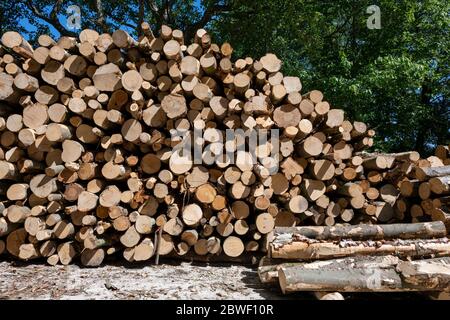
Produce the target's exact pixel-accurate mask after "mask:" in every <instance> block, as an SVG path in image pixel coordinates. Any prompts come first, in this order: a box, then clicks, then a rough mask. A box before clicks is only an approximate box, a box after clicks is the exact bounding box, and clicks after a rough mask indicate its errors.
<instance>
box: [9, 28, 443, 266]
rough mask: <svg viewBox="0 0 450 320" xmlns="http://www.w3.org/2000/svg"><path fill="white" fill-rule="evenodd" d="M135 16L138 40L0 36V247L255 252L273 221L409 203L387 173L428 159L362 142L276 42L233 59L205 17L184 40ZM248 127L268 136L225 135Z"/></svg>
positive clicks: (47, 251) (363, 135)
mask: <svg viewBox="0 0 450 320" xmlns="http://www.w3.org/2000/svg"><path fill="white" fill-rule="evenodd" d="M141 28H142V36H140V37H139V38H138V39H137V40H136V39H134V38H133V37H132V36H130V35H129V34H128V33H127V32H125V31H124V30H117V31H115V32H114V33H113V34H112V35H111V34H107V33H103V34H99V33H98V32H96V31H94V30H89V29H87V30H83V31H81V33H80V34H79V37H78V38H72V37H61V38H60V39H59V40H55V39H52V38H51V37H50V36H48V35H41V36H40V37H39V38H38V39H37V43H38V46H36V47H34V48H33V47H32V46H31V45H30V44H29V43H28V42H27V41H26V40H25V39H24V38H23V37H22V36H21V35H20V34H19V33H17V32H14V31H10V32H6V33H4V34H3V36H2V37H1V43H2V46H1V48H0V103H1V105H0V179H1V182H0V200H1V202H0V206H1V208H0V209H1V215H0V254H1V253H4V254H9V255H11V256H13V257H15V258H18V259H23V260H30V259H37V258H43V259H46V260H47V262H48V263H49V264H51V265H55V264H58V263H61V264H64V265H66V264H70V263H72V262H73V261H75V259H80V260H81V263H82V264H83V265H85V266H98V265H100V264H101V263H102V262H103V260H104V259H105V258H106V257H107V256H119V257H123V258H124V259H126V260H127V261H130V262H134V261H146V260H149V259H151V258H152V257H156V258H157V259H158V257H159V256H167V255H174V256H178V257H187V256H189V255H193V256H195V257H204V258H205V259H208V257H218V256H223V257H228V258H230V259H238V258H239V257H245V256H250V255H252V254H254V253H257V252H261V251H265V250H266V248H267V246H266V245H265V244H266V243H267V240H268V234H270V233H271V232H272V230H273V229H274V228H275V227H295V226H299V225H317V226H320V225H326V226H333V225H335V224H336V223H343V224H357V223H387V222H401V221H405V220H407V219H408V217H410V215H409V212H408V214H406V211H407V210H409V208H410V207H409V205H405V210H403V211H402V210H401V209H399V208H398V205H396V203H397V200H398V199H400V190H399V183H400V182H402V181H404V180H406V179H409V178H408V177H409V175H410V174H411V171H413V170H415V168H416V167H417V166H419V167H420V166H422V167H434V166H435V165H436V163H432V162H430V161H428V162H427V161H422V162H421V159H419V158H420V156H419V155H418V153H417V152H406V153H400V154H389V155H381V154H367V153H363V150H364V149H365V148H368V147H371V146H372V144H373V137H374V134H375V132H374V131H373V130H371V129H368V127H367V125H366V124H364V123H362V122H357V121H354V122H352V121H349V120H347V119H345V117H344V111H343V110H341V109H339V108H335V107H332V106H331V105H330V103H329V102H328V101H326V100H325V98H324V96H323V94H322V93H321V92H320V91H318V90H312V91H309V92H306V93H302V92H301V91H302V83H301V81H300V79H299V78H298V77H292V76H285V75H283V74H282V73H281V72H280V70H281V67H282V62H281V61H280V60H279V59H278V58H277V57H276V56H275V55H274V54H266V55H265V56H263V57H262V58H260V59H259V60H254V59H252V58H250V57H246V58H241V59H233V60H232V58H231V57H232V53H233V48H232V46H231V45H230V44H229V43H223V44H222V45H218V44H215V43H214V42H212V39H211V36H210V35H209V34H208V33H207V32H206V31H205V30H204V29H199V30H198V31H197V32H196V34H195V37H194V39H193V42H192V43H185V41H184V37H183V32H182V31H180V30H173V29H172V28H170V27H169V26H165V25H164V26H162V28H161V30H159V35H158V36H155V35H154V34H153V32H152V30H151V28H150V26H149V24H147V23H145V22H144V23H143V24H142V25H141ZM255 129H258V130H260V131H262V130H269V131H270V129H278V130H279V131H277V132H280V134H279V139H278V138H277V137H276V136H275V135H274V136H272V135H270V136H269V137H268V139H266V140H265V141H263V142H261V141H260V143H259V144H258V145H257V146H256V147H255V148H254V149H252V150H250V149H249V144H250V141H249V138H248V137H247V138H245V137H243V136H239V135H236V136H234V138H233V139H231V140H227V141H225V140H224V137H225V136H226V132H227V131H226V130H234V131H235V132H237V131H240V132H243V133H244V134H247V133H248V132H252V130H253V131H254V130H255ZM198 131H201V133H202V134H201V136H196V134H195V132H198ZM270 132H275V130H274V131H270ZM186 141H187V142H191V143H192V145H194V146H197V147H199V148H200V150H201V152H200V161H197V160H198V159H196V158H195V157H194V158H193V157H191V156H190V155H189V154H186V153H184V152H183V149H182V148H180V146H182V145H185V142H186ZM444 149H445V148H444ZM445 150H447V151H448V148H447V149H445ZM230 154H231V155H232V157H230ZM439 154H440V155H441V154H443V151H442V150H441V151H439ZM447 156H448V153H447V154H446V157H447ZM278 164H279V165H278ZM447 164H448V163H447ZM278 168H279V170H277V169H278ZM425 170H434V169H425ZM414 172H415V171H414ZM427 177H431V176H430V175H427ZM433 177H436V175H434V176H433ZM443 181H447V180H443ZM443 183H444V182H443ZM445 183H447V187H443V188H444V189H445V190H447V191H448V181H447V182H445ZM445 190H444V192H443V193H445V192H446V191H445ZM443 193H442V194H443ZM437 204H438V203H437V201H433V203H432V205H433V206H435V207H438V206H437ZM435 216H436V215H435ZM435 216H433V215H431V216H430V217H428V216H427V217H426V218H427V219H428V218H429V220H431V219H434V218H435ZM419 220H420V218H419ZM438 220H439V219H438Z"/></svg>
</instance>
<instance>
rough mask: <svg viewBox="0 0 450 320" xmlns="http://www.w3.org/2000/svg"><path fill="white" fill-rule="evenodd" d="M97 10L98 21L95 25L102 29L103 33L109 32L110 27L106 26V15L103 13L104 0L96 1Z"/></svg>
mask: <svg viewBox="0 0 450 320" xmlns="http://www.w3.org/2000/svg"><path fill="white" fill-rule="evenodd" d="M95 9H96V11H97V14H98V19H97V20H96V21H95V23H96V24H97V25H98V26H99V27H101V28H102V30H103V32H109V27H108V25H107V24H106V20H105V14H104V12H103V5H102V0H96V1H95Z"/></svg>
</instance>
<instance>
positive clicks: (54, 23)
mask: <svg viewBox="0 0 450 320" xmlns="http://www.w3.org/2000/svg"><path fill="white" fill-rule="evenodd" d="M62 1H63V0H59V1H58V2H57V3H56V4H55V6H54V7H53V9H52V12H51V13H50V17H47V16H46V15H45V14H43V13H42V12H41V11H40V10H39V9H38V8H37V7H36V6H35V5H34V4H33V1H32V0H27V1H26V2H25V4H26V6H27V7H28V9H29V10H31V11H32V12H33V13H34V14H35V15H36V16H37V17H38V18H40V19H42V20H44V21H45V22H47V23H48V24H50V25H51V26H53V27H54V28H55V29H56V30H57V31H58V32H59V33H60V34H61V35H63V36H70V37H74V36H76V33H75V32H72V31H69V30H67V29H66V28H64V27H63V26H62V25H61V24H60V23H59V21H58V17H57V13H58V11H59V8H60V5H61V3H62Z"/></svg>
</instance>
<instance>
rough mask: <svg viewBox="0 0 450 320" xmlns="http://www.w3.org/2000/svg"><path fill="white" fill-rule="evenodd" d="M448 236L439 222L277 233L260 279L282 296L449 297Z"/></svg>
mask: <svg viewBox="0 0 450 320" xmlns="http://www.w3.org/2000/svg"><path fill="white" fill-rule="evenodd" d="M446 234H447V231H446V228H445V225H444V223H443V222H441V221H436V222H426V223H409V224H386V225H359V226H337V227H291V228H275V230H274V232H273V234H272V240H271V242H270V244H269V253H268V256H267V257H264V258H262V259H261V261H260V266H259V268H258V274H259V277H260V279H261V281H262V282H263V283H272V284H279V285H280V288H281V290H282V291H283V293H288V292H295V291H315V292H329V291H331V292H333V291H338V292H389V291H448V290H449V288H450V287H449V284H450V268H449V263H450V258H449V257H448V256H449V255H450V242H449V239H448V238H447V237H446Z"/></svg>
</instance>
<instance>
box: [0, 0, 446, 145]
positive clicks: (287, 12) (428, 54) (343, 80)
mask: <svg viewBox="0 0 450 320" xmlns="http://www.w3.org/2000/svg"><path fill="white" fill-rule="evenodd" d="M73 4H75V5H78V6H80V8H81V11H82V27H83V28H93V29H97V30H98V31H101V32H102V31H103V32H107V31H111V30H114V29H116V28H125V29H127V30H129V31H133V32H134V35H135V36H137V35H138V31H137V29H138V28H137V26H138V25H139V24H140V23H141V22H142V21H147V22H150V23H151V24H152V26H153V27H154V28H158V27H159V26H160V25H161V24H163V23H167V24H169V25H171V26H172V27H175V28H180V29H182V30H184V31H185V33H186V35H187V38H188V39H190V38H191V37H192V36H193V32H194V31H195V29H196V28H200V27H205V26H206V27H207V28H208V29H209V30H210V31H211V32H213V33H214V35H215V38H216V39H217V40H218V41H229V42H230V43H232V45H233V46H234V48H235V56H236V57H238V56H244V55H245V56H246V55H248V56H251V57H254V58H258V57H260V56H262V55H263V54H265V53H266V52H274V53H276V54H277V55H278V56H279V57H280V58H281V59H282V60H283V61H284V66H283V72H284V73H286V74H290V75H297V76H299V77H300V78H301V79H302V82H303V86H304V90H303V91H304V92H306V91H308V90H311V89H313V88H317V89H321V90H322V91H323V92H324V93H325V96H326V97H327V99H328V100H329V101H330V103H331V104H332V105H333V106H335V107H342V108H344V109H345V110H346V112H348V114H349V115H350V117H351V118H353V119H355V120H362V121H367V122H368V123H369V124H370V125H371V126H372V127H374V128H375V129H376V130H377V143H376V148H377V149H380V150H383V151H401V150H408V149H416V150H418V151H420V152H421V153H423V154H426V153H427V152H429V151H430V150H431V149H432V148H433V147H434V146H435V145H436V144H443V143H449V122H450V121H449V114H450V107H449V83H448V82H449V79H450V72H449V58H448V56H449V52H448V48H450V43H449V42H450V41H449V39H450V35H449V24H450V18H449V14H450V13H449V11H450V10H449V9H450V4H449V2H448V1H445V0H419V1H408V0H379V1H376V3H373V1H369V0H360V1H354V0H339V1H334V0H325V1H312V0H264V1H247V0H203V1H199V0H197V1H191V0H186V1H180V0H159V1H158V0H134V1H124V0H116V1H111V0H85V1H78V0H74V1H71V2H68V1H63V0H57V1H55V0H39V1H38V0H18V1H14V2H13V1H10V0H7V1H2V2H1V3H0V10H1V11H0V28H1V30H0V31H5V30H11V29H13V30H18V31H20V32H22V33H25V34H28V36H29V38H30V39H31V40H33V39H35V38H36V35H38V34H40V33H43V32H52V33H54V34H58V33H59V34H64V35H74V34H76V32H74V31H71V30H68V29H67V28H66V27H65V26H64V21H65V18H64V15H65V14H66V9H67V7H68V6H69V5H73ZM373 4H376V5H378V6H379V7H380V10H381V29H369V28H368V27H367V24H366V22H367V19H368V18H369V16H370V14H369V13H367V11H366V10H367V8H368V7H369V6H370V5H373ZM27 17H28V20H29V23H30V24H31V25H33V26H34V27H35V28H36V29H34V30H30V28H28V26H27V25H24V23H23V19H24V18H27Z"/></svg>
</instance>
